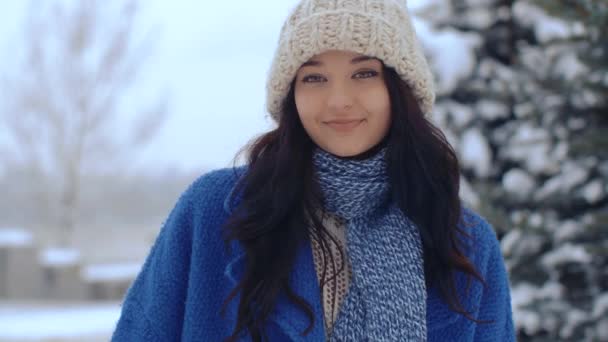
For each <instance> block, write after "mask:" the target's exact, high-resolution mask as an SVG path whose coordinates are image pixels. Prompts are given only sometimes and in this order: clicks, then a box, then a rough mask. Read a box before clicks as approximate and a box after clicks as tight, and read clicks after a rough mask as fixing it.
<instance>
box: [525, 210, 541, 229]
mask: <svg viewBox="0 0 608 342" xmlns="http://www.w3.org/2000/svg"><path fill="white" fill-rule="evenodd" d="M528 224H529V225H530V226H531V227H534V228H540V226H542V224H543V216H542V215H541V214H539V213H532V214H531V215H530V216H529V217H528Z"/></svg>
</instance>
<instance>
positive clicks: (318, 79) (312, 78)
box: [302, 75, 323, 83]
mask: <svg viewBox="0 0 608 342" xmlns="http://www.w3.org/2000/svg"><path fill="white" fill-rule="evenodd" d="M322 81H323V77H321V76H319V75H309V76H305V77H303V78H302V82H304V83H317V82H322Z"/></svg>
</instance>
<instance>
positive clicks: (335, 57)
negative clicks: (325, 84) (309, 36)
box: [301, 50, 379, 67]
mask: <svg viewBox="0 0 608 342" xmlns="http://www.w3.org/2000/svg"><path fill="white" fill-rule="evenodd" d="M374 60H378V59H377V58H375V57H371V56H366V55H362V54H359V53H356V52H351V51H342V50H330V51H326V52H323V53H321V54H318V55H315V56H313V57H311V58H310V59H309V60H308V61H306V62H305V63H304V64H302V66H301V67H306V66H321V65H324V64H333V63H349V64H357V63H361V62H365V61H374ZM378 61H379V60H378Z"/></svg>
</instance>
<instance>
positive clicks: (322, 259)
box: [311, 212, 352, 335]
mask: <svg viewBox="0 0 608 342" xmlns="http://www.w3.org/2000/svg"><path fill="white" fill-rule="evenodd" d="M320 216H321V219H322V223H323V227H324V228H325V229H326V230H327V234H328V235H330V236H331V238H328V239H327V245H328V246H327V249H328V252H329V255H330V256H331V258H328V257H327V256H324V254H323V249H322V247H321V243H320V242H319V241H318V239H316V238H313V237H312V234H311V248H312V254H313V257H314V262H315V270H316V271H317V277H318V279H319V286H320V287H321V298H322V300H323V313H324V316H325V332H326V335H330V334H331V331H332V330H333V326H334V322H335V320H336V318H337V316H338V311H339V310H340V306H341V304H342V301H343V300H344V298H345V297H346V292H347V290H348V286H349V284H350V279H351V277H352V269H351V267H350V263H349V261H348V255H347V251H346V226H345V224H344V222H343V219H341V218H339V217H337V216H336V215H332V214H329V213H326V212H321V213H320Z"/></svg>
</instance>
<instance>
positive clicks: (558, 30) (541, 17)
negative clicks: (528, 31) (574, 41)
mask: <svg viewBox="0 0 608 342" xmlns="http://www.w3.org/2000/svg"><path fill="white" fill-rule="evenodd" d="M513 13H514V14H515V17H516V18H517V19H518V20H519V21H520V22H521V23H522V24H524V25H531V26H533V27H534V32H535V33H536V37H537V38H538V39H539V41H540V42H541V43H546V42H548V41H550V40H553V39H565V38H569V37H570V36H572V35H573V34H580V33H582V31H584V27H582V25H581V23H579V22H572V23H570V22H566V21H564V20H561V19H558V18H556V17H552V16H550V15H547V14H546V12H545V11H543V10H542V9H540V8H538V7H537V6H534V5H532V4H530V3H529V2H526V1H516V2H515V4H514V5H513Z"/></svg>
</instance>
